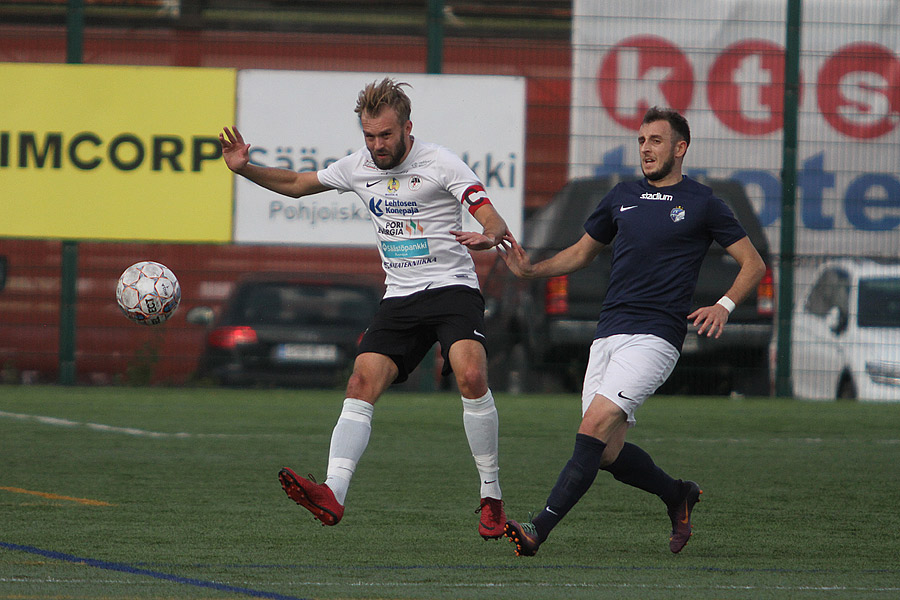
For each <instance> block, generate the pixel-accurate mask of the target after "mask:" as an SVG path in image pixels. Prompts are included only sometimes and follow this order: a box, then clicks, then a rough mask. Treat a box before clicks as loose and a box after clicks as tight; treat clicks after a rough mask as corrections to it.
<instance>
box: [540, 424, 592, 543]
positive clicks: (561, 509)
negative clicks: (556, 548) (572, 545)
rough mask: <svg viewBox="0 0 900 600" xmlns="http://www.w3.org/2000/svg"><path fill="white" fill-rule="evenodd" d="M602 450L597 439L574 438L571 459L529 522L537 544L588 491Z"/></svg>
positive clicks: (579, 436)
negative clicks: (538, 538) (536, 513)
mask: <svg viewBox="0 0 900 600" xmlns="http://www.w3.org/2000/svg"><path fill="white" fill-rule="evenodd" d="M605 448H606V444H605V443H604V442H602V441H600V440H598V439H597V438H594V437H591V436H589V435H585V434H583V433H579V434H577V435H576V436H575V450H574V451H573V452H572V458H570V459H569V462H567V463H566V466H565V467H563V470H562V471H561V472H560V474H559V479H557V481H556V485H554V486H553V489H552V490H551V491H550V496H549V497H548V498H547V506H546V508H544V510H542V511H541V512H540V513H539V514H538V515H537V516H536V517H535V518H534V519H533V520H532V523H534V526H535V529H537V533H538V536H539V537H540V540H541V541H544V540H545V539H547V536H548V535H550V531H551V530H552V529H553V528H554V527H556V524H557V523H559V522H560V521H561V520H562V518H563V517H564V516H566V513H568V512H569V510H570V509H571V508H572V507H573V506H575V504H576V503H577V502H578V501H579V500H580V499H581V497H582V496H584V494H585V492H587V491H588V489H589V488H590V487H591V484H592V483H593V482H594V478H595V477H597V471H599V470H600V457H601V456H602V455H603V450H604V449H605Z"/></svg>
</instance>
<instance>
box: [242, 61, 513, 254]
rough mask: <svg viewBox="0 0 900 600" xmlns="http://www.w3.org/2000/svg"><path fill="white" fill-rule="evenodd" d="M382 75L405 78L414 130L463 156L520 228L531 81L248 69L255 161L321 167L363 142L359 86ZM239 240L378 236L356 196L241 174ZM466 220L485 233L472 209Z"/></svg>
mask: <svg viewBox="0 0 900 600" xmlns="http://www.w3.org/2000/svg"><path fill="white" fill-rule="evenodd" d="M385 76H389V77H393V78H394V79H396V80H397V81H404V82H407V83H409V84H410V85H411V86H412V87H411V88H407V89H406V91H407V94H408V95H409V97H410V99H411V100H412V115H411V117H410V120H411V121H412V122H413V135H414V136H416V137H418V138H419V139H421V140H423V141H427V142H433V143H436V144H440V145H442V146H446V147H447V148H449V149H450V150H453V151H454V152H455V153H456V154H458V155H459V156H460V157H461V158H462V159H463V160H464V161H465V162H466V163H467V164H468V165H469V167H471V168H472V170H473V171H475V174H476V175H478V176H479V177H480V178H481V180H482V182H483V183H484V184H485V188H486V189H487V191H488V193H489V195H490V197H491V201H492V203H493V204H494V206H495V207H496V208H497V210H498V211H499V212H500V214H501V215H503V217H504V218H505V219H506V222H507V224H508V225H509V227H510V229H512V230H513V231H521V229H522V227H521V226H522V206H523V191H524V183H525V166H524V165H525V151H524V139H525V80H524V79H522V78H516V77H487V76H464V75H421V74H419V75H416V74H385V73H331V72H296V71H259V70H245V71H240V72H239V73H238V95H237V100H238V109H237V126H238V129H240V131H241V133H242V134H243V136H244V139H245V141H247V143H249V144H251V149H250V158H251V160H252V161H253V162H255V163H257V164H260V165H265V166H274V167H283V168H287V169H291V170H295V171H315V170H319V169H322V168H324V167H326V166H327V165H328V164H330V163H331V162H333V161H335V160H337V159H339V158H341V157H343V156H345V155H347V154H350V153H352V152H354V151H356V150H357V149H359V148H361V147H363V146H364V140H363V136H362V131H361V129H360V126H359V118H358V117H357V115H356V113H354V112H353V109H354V108H355V106H356V98H357V95H358V94H359V91H360V90H362V89H363V87H365V85H366V84H368V83H370V82H372V81H380V80H381V79H382V78H384V77H385ZM235 186H236V188H235V220H234V223H235V231H234V240H235V241H236V242H247V243H287V244H304V245H316V246H362V245H371V244H373V243H374V241H375V236H374V232H373V230H372V225H371V223H370V221H369V213H368V208H367V206H366V205H365V204H363V202H362V201H361V200H360V199H359V198H358V197H357V196H356V195H355V194H353V193H346V194H338V193H337V192H334V191H330V192H325V193H322V194H315V195H313V196H306V197H303V198H299V199H293V198H288V197H285V196H281V195H279V194H275V193H273V192H270V191H268V190H265V189H263V188H260V187H259V186H257V185H254V184H252V183H250V182H249V181H247V180H245V179H243V178H241V177H238V178H236V183H235ZM463 213H464V215H465V221H464V227H465V228H467V229H469V230H473V231H480V230H481V229H480V225H478V223H477V222H476V221H475V220H474V219H473V218H472V217H471V216H470V215H469V214H468V212H467V211H463Z"/></svg>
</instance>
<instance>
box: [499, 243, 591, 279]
mask: <svg viewBox="0 0 900 600" xmlns="http://www.w3.org/2000/svg"><path fill="white" fill-rule="evenodd" d="M604 247H605V244H601V243H600V242H598V241H597V240H595V239H594V238H592V237H591V236H590V235H588V234H584V235H583V236H581V239H580V240H578V241H577V242H575V243H574V244H572V245H571V246H569V247H568V248H566V249H565V250H561V251H560V252H557V253H556V254H554V255H553V256H551V257H550V258H548V259H547V260H542V261H541V262H539V263H537V264H531V259H529V258H528V254H527V253H526V252H525V250H524V249H523V248H522V246H520V245H519V243H518V242H517V241H516V238H514V237H513V235H512V234H511V233H507V234H506V236H505V237H504V238H503V242H502V243H501V244H500V246H498V247H497V251H498V252H499V253H500V256H502V257H503V260H504V262H506V265H507V266H508V267H509V270H510V271H512V273H513V275H515V276H516V277H520V278H522V279H536V278H538V277H556V276H557V275H566V274H568V273H572V272H573V271H577V270H579V269H583V268H584V267H586V266H587V265H589V264H590V263H591V261H593V260H594V259H595V258H597V255H598V254H600V251H601V250H603V248H604Z"/></svg>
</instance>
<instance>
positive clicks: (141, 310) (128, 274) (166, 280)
mask: <svg viewBox="0 0 900 600" xmlns="http://www.w3.org/2000/svg"><path fill="white" fill-rule="evenodd" d="M116 301H117V302H118V303H119V308H121V309H122V312H123V313H125V316H126V317H128V318H129V319H131V320H132V321H135V322H137V323H141V324H143V325H159V324H160V323H163V322H165V321H167V320H168V319H169V317H171V316H172V314H173V313H174V312H175V309H176V308H178V304H179V303H180V302H181V284H180V283H178V279H177V278H176V277H175V273H173V272H172V271H171V270H170V269H169V268H168V267H166V266H165V265H161V264H159V263H158V262H153V261H149V260H145V261H141V262H139V263H135V264H133V265H131V266H130V267H128V268H127V269H125V272H124V273H122V276H121V277H119V283H118V284H117V285H116Z"/></svg>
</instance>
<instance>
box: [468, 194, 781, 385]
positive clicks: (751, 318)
mask: <svg viewBox="0 0 900 600" xmlns="http://www.w3.org/2000/svg"><path fill="white" fill-rule="evenodd" d="M619 181H620V180H619V179H618V178H615V177H603V178H588V179H576V180H573V181H571V182H569V183H568V184H567V185H566V186H565V187H563V188H562V189H561V190H560V191H559V192H558V193H557V194H556V196H555V197H554V198H553V200H552V201H551V202H550V203H548V204H547V205H546V206H545V207H543V208H542V209H540V210H538V211H537V212H536V213H534V214H533V215H531V216H530V217H529V218H527V219H526V220H525V224H524V232H523V236H522V240H520V241H521V242H522V244H523V246H524V247H525V249H526V250H527V251H528V254H529V256H530V257H531V259H532V261H533V262H537V261H540V260H543V259H545V258H548V257H549V256H552V255H553V254H555V253H556V252H558V251H560V250H562V249H563V248H566V247H568V246H570V245H572V244H573V243H575V242H576V241H577V240H578V239H579V238H581V236H582V235H584V228H583V225H584V222H585V220H586V219H587V217H588V216H589V215H590V214H591V213H592V212H593V210H594V208H595V207H596V206H597V204H598V203H599V202H600V200H601V199H602V198H603V197H604V196H605V195H606V193H607V192H609V190H611V189H612V188H613V187H614V186H615V185H616V183H618V182H619ZM699 181H701V182H702V183H704V184H706V185H708V186H710V187H711V188H712V189H713V192H714V193H715V194H716V196H718V197H719V198H721V199H722V200H724V201H725V202H726V203H727V204H728V205H729V206H730V207H731V209H732V210H733V211H734V214H735V216H736V217H737V218H738V220H739V221H740V222H741V224H742V225H743V226H744V229H745V230H746V231H747V235H748V236H749V237H750V239H751V241H752V242H753V244H754V245H755V246H756V248H757V249H758V250H759V253H760V254H761V255H762V257H763V260H764V261H765V262H766V265H767V266H768V265H770V262H769V245H768V242H767V240H766V236H765V233H764V232H763V230H762V228H761V227H760V225H759V221H758V220H757V218H756V215H755V213H754V212H753V207H752V206H751V204H750V201H749V199H748V198H747V195H746V193H745V192H744V188H743V187H742V186H741V185H740V184H739V183H737V182H734V181H730V180H713V179H710V180H705V179H699ZM610 260H611V248H610V247H607V248H605V249H604V250H603V252H601V254H600V255H599V256H598V257H597V258H596V259H595V260H594V261H593V262H592V263H591V264H590V265H589V266H588V267H586V268H584V269H582V270H580V271H576V272H575V273H572V274H570V275H565V276H561V277H553V278H549V279H536V280H531V281H522V280H519V279H517V278H516V277H514V276H513V275H512V274H511V273H510V272H509V269H507V267H506V265H505V264H504V263H503V261H502V259H499V258H498V260H497V261H496V263H495V264H494V265H493V268H492V269H491V272H490V273H489V274H488V276H487V277H485V278H484V279H483V285H482V288H483V292H484V295H485V302H486V318H487V329H488V344H489V345H488V354H489V359H490V371H489V372H490V375H491V387H492V388H494V389H506V390H510V391H519V390H523V391H540V390H542V389H548V388H549V389H553V388H554V387H559V386H560V385H562V387H563V388H564V389H568V390H573V391H574V390H579V389H580V388H581V381H582V378H583V376H584V369H585V365H586V364H587V356H588V350H589V347H590V344H591V341H592V340H593V337H594V331H595V328H596V324H597V318H598V315H599V313H600V307H601V305H602V303H603V298H604V296H605V295H606V286H607V281H608V279H609V273H610ZM738 270H739V267H738V264H737V262H736V261H735V260H734V259H732V258H731V256H729V255H728V253H727V252H725V251H724V250H723V249H722V248H721V247H720V246H718V245H717V244H713V245H712V246H711V247H710V250H709V253H708V254H707V256H706V258H705V259H704V261H703V266H702V268H701V270H700V277H699V280H698V282H697V289H696V291H695V293H694V302H693V307H694V308H696V307H699V306H706V305H710V304H714V303H715V302H716V300H718V299H719V298H720V297H721V296H722V294H723V293H724V292H725V291H726V290H727V289H728V287H729V286H730V285H731V283H732V282H733V281H734V278H735V276H736V275H737V272H738ZM773 314H774V286H773V280H772V271H771V268H768V269H767V271H766V275H765V277H764V278H763V281H762V283H761V284H760V285H759V288H758V289H757V290H755V291H754V293H752V294H751V295H750V297H749V298H747V299H746V300H745V301H744V302H743V303H741V304H740V305H739V306H738V307H737V308H736V309H735V310H734V312H733V313H732V315H731V317H730V318H729V322H728V325H727V326H726V328H725V332H724V333H723V334H722V336H721V337H720V338H719V339H718V340H712V339H708V338H706V337H700V336H698V335H697V334H696V330H695V329H694V328H693V327H690V328H689V330H688V334H687V336H686V338H685V343H684V348H683V350H682V355H681V359H680V360H679V361H678V366H677V367H676V368H675V372H674V373H673V374H672V376H671V377H670V378H669V381H667V382H666V384H665V385H664V386H663V387H662V388H661V389H660V390H659V392H660V393H692V394H728V393H731V392H738V393H742V394H747V395H761V394H767V393H768V390H769V383H768V347H769V341H770V340H771V337H772V333H773V327H774V319H773Z"/></svg>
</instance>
